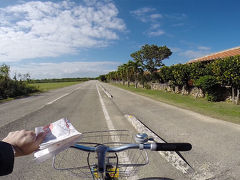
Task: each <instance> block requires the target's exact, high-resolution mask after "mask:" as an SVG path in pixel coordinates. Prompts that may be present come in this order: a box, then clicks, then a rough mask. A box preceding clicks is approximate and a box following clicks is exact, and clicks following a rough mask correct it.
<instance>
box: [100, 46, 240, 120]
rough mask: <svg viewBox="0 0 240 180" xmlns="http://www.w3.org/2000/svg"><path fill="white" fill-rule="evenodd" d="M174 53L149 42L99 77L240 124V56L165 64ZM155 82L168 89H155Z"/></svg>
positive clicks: (155, 97)
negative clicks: (194, 92)
mask: <svg viewBox="0 0 240 180" xmlns="http://www.w3.org/2000/svg"><path fill="white" fill-rule="evenodd" d="M171 54H172V52H171V50H170V49H169V48H167V47H166V46H156V45H148V44H146V45H144V46H142V47H141V49H140V50H138V51H136V52H133V53H132V54H131V55H130V56H131V58H132V60H129V61H128V62H127V63H125V64H122V65H120V66H118V69H117V70H115V71H112V72H109V73H108V74H104V75H101V76H99V77H98V79H99V80H101V81H103V82H108V83H112V84H114V85H116V86H118V87H121V88H124V89H127V90H130V91H132V92H135V93H138V94H141V95H144V96H148V97H150V98H153V99H156V100H159V101H162V102H165V103H168V104H172V105H176V106H178V107H181V108H185V109H189V110H192V111H195V112H198V113H201V114H205V115H208V116H210V117H214V118H218V119H222V120H225V121H230V122H233V123H237V124H240V107H239V106H237V105H238V104H239V95H240V92H239V90H240V73H239V72H240V56H231V57H228V58H222V59H216V60H214V61H208V62H196V63H189V64H176V65H171V66H165V65H164V64H163V63H162V61H163V60H165V59H167V58H168V57H169V56H170V55H171ZM156 83H157V84H159V85H164V86H162V87H164V88H165V87H167V88H165V89H163V90H152V89H151V88H152V87H153V86H152V85H154V84H156ZM193 88H196V89H197V90H198V92H197V93H196V95H195V97H193V96H189V93H190V91H191V90H192V89H193ZM169 89H170V90H169ZM184 92H185V93H184ZM200 92H201V94H202V95H203V96H202V97H201V98H199V93H200ZM230 101H231V102H230Z"/></svg>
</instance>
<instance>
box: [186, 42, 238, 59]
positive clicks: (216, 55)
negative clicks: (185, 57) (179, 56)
mask: <svg viewBox="0 0 240 180" xmlns="http://www.w3.org/2000/svg"><path fill="white" fill-rule="evenodd" d="M236 55H240V46H238V47H235V48H232V49H227V50H224V51H220V52H217V53H213V54H209V55H206V56H203V57H200V58H196V59H192V60H190V61H188V62H187V63H195V62H209V61H212V60H215V59H219V58H226V57H230V56H236Z"/></svg>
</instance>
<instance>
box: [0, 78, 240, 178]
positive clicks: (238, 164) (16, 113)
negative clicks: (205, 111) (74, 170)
mask: <svg viewBox="0 0 240 180" xmlns="http://www.w3.org/2000/svg"><path fill="white" fill-rule="evenodd" d="M108 93H110V94H111V95H112V98H109V97H108ZM126 115H132V116H131V117H135V119H137V120H139V122H140V123H141V124H142V126H143V127H145V128H146V127H148V129H150V130H151V132H154V134H156V135H157V136H159V138H161V139H162V140H164V141H166V142H190V143H191V144H192V145H193V149H192V150H191V151H190V152H184V153H181V154H182V156H183V157H184V159H185V160H186V161H187V162H188V164H189V165H190V166H191V167H192V168H193V169H191V168H190V166H189V165H188V164H187V163H185V164H181V163H180V165H179V166H178V165H176V163H175V164H174V162H175V161H176V162H178V161H181V162H184V159H182V158H181V156H179V155H178V154H170V155H166V154H165V155H164V154H159V153H158V152H151V153H149V159H150V163H149V165H147V166H145V167H144V168H142V171H140V172H139V173H138V174H137V175H136V176H135V177H134V178H135V179H143V178H145V179H147V178H153V177H154V178H155V179H159V180H160V179H164V178H168V179H180V180H184V179H220V180H221V179H222V180H225V179H233V180H234V179H236V180H237V179H239V178H240V158H239V153H240V126H239V125H235V124H232V123H228V122H223V121H220V120H216V119H212V118H208V117H205V116H202V115H199V114H197V113H193V112H191V111H187V110H183V109H180V108H176V107H174V106H170V105H167V104H164V103H161V102H157V101H155V100H152V99H149V98H146V97H143V96H140V95H136V94H133V93H130V92H128V91H125V90H122V89H119V88H117V87H114V86H111V85H109V84H105V83H100V82H98V81H88V82H84V83H81V84H77V85H73V86H70V87H65V88H62V89H58V90H53V91H50V92H47V93H42V94H39V95H35V96H32V97H28V98H22V99H17V100H14V101H10V102H7V103H4V104H0V138H3V137H5V136H6V135H7V134H8V132H9V131H15V130H19V129H32V130H33V129H34V128H35V127H37V126H43V125H46V124H49V123H50V122H54V121H56V120H58V119H61V118H62V117H67V118H68V119H69V120H70V121H71V122H72V124H73V125H74V126H75V127H76V129H77V130H79V131H80V132H86V131H94V130H107V129H127V130H130V131H132V132H137V131H138V130H139V129H136V127H134V126H133V125H132V123H136V122H130V121H129V119H128V118H127V117H129V116H126ZM143 124H144V125H143ZM169 159H170V162H168V161H169ZM79 161H81V159H79ZM179 167H180V168H179ZM181 168H182V169H181ZM184 168H185V170H186V172H185V173H184ZM1 179H83V178H79V177H73V176H71V175H69V174H68V173H63V172H59V171H55V170H54V169H53V168H52V167H51V160H47V161H46V162H43V163H40V164H37V163H35V162H34V161H33V156H32V155H29V156H27V157H20V158H16V159H15V167H14V171H13V173H12V174H11V175H8V176H5V177H1Z"/></svg>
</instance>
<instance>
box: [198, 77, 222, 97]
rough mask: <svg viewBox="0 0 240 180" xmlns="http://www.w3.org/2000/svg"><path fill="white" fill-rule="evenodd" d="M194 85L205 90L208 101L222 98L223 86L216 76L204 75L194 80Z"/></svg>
mask: <svg viewBox="0 0 240 180" xmlns="http://www.w3.org/2000/svg"><path fill="white" fill-rule="evenodd" d="M194 85H195V86H197V87H199V88H201V89H202V90H203V92H204V94H206V96H207V100H208V101H219V100H220V99H221V98H220V97H221V96H220V94H221V90H222V88H221V85H220V83H219V82H218V81H217V79H216V77H214V76H210V75H206V76H202V77H200V78H199V79H198V80H196V81H195V82H194Z"/></svg>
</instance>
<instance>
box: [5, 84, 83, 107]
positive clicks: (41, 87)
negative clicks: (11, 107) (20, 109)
mask: <svg viewBox="0 0 240 180" xmlns="http://www.w3.org/2000/svg"><path fill="white" fill-rule="evenodd" d="M81 82H82V81H76V82H56V83H34V84H29V85H30V86H35V87H37V88H38V89H39V90H40V92H46V91H49V90H53V89H58V88H63V87H67V86H72V85H75V84H79V83H81ZM37 93H39V92H37ZM33 94H36V93H33ZM33 94H30V95H33ZM21 97H23V96H19V97H15V98H7V99H2V100H0V103H5V102H8V101H11V100H14V99H17V98H21Z"/></svg>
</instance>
